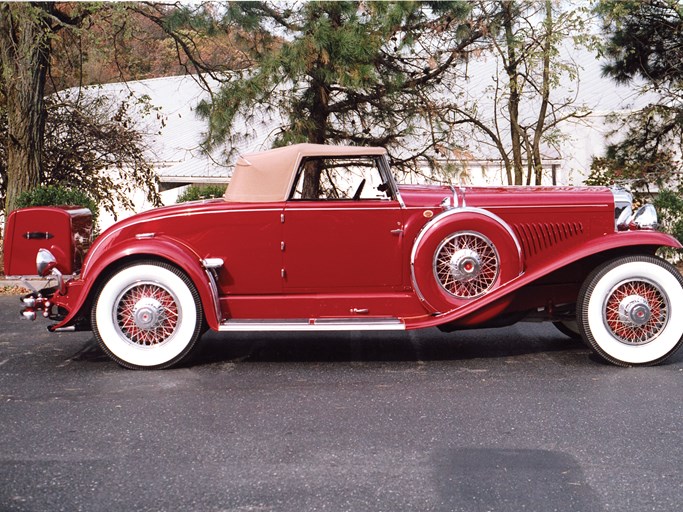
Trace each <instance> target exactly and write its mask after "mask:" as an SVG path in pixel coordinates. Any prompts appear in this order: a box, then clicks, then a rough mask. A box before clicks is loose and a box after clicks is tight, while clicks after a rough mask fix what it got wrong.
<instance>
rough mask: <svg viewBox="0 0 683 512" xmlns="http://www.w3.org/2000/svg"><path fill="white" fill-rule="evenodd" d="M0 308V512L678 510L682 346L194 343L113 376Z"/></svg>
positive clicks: (466, 336)
mask: <svg viewBox="0 0 683 512" xmlns="http://www.w3.org/2000/svg"><path fill="white" fill-rule="evenodd" d="M17 312H18V301H17V298H16V297H0V404H1V405H0V410H1V412H0V429H1V430H0V510H32V511H43V510H50V511H52V510H65V511H75V510H84V511H113V510H122V511H123V510H125V511H132V510H150V511H151V510H196V511H292V512H295V511H296V512H301V511H323V510H325V511H350V512H351V511H353V512H359V511H387V512H396V511H512V512H519V511H539V512H548V511H553V510H557V511H581V512H590V511H611V510H614V511H620V512H623V511H631V512H632V511H646V510H648V511H651V510H655V511H672V512H673V511H678V510H680V509H681V504H682V503H683V464H682V463H681V461H683V352H680V353H679V354H677V355H676V356H675V357H674V358H673V359H672V360H671V361H670V362H669V363H668V364H666V365H663V366H659V367H654V368H637V369H623V368H616V367H612V366H607V365H605V364H602V363H600V362H599V361H598V360H596V359H595V358H593V357H592V356H591V355H590V352H589V351H588V350H587V349H586V348H585V347H583V346H582V345H581V344H580V343H579V342H574V341H571V340H569V339H568V338H566V337H564V336H563V335H562V334H560V333H559V332H556V331H555V330H554V328H552V326H546V325H535V324H520V325H517V326H514V327H509V328H505V329H497V330H482V331H469V332H462V333H455V334H450V335H447V334H443V333H440V332H439V331H437V330H425V331H420V332H408V333H398V334H397V333H370V334H367V333H366V334H359V333H338V334H335V333H331V334H315V335H306V336H302V335H301V334H272V333H267V334H254V333H252V334H240V335H234V334H233V335H223V334H221V335H218V334H208V335H206V336H205V337H204V338H203V340H202V342H201V345H200V347H199V351H198V353H197V355H196V357H195V359H194V361H193V362H192V363H191V364H189V365H187V366H185V367H182V368H178V369H174V370H166V371H157V372H135V371H129V370H124V369H122V368H120V367H118V366H117V365H116V364H114V363H112V362H111V361H109V360H108V359H107V358H106V357H105V356H104V355H103V353H102V352H101V351H100V349H99V348H98V347H97V346H96V344H95V342H94V340H93V337H92V335H91V334H90V333H73V334H50V333H48V332H47V331H46V329H45V327H46V325H47V323H46V322H45V321H41V320H38V321H36V322H32V323H31V322H25V321H22V320H20V319H19V317H18V313H17Z"/></svg>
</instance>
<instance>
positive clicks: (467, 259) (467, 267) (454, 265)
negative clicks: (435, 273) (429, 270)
mask: <svg viewBox="0 0 683 512" xmlns="http://www.w3.org/2000/svg"><path fill="white" fill-rule="evenodd" d="M450 268H451V275H452V276H453V279H455V280H456V281H469V280H471V279H475V278H476V277H477V276H478V275H479V272H480V271H481V260H480V259H479V255H478V254H477V253H476V252H474V251H473V250H472V249H460V250H459V251H457V252H456V253H455V254H453V256H451V261H450Z"/></svg>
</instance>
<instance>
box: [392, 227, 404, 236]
mask: <svg viewBox="0 0 683 512" xmlns="http://www.w3.org/2000/svg"><path fill="white" fill-rule="evenodd" d="M391 234H392V235H396V236H401V235H402V234H403V230H402V229H400V228H399V229H392V230H391Z"/></svg>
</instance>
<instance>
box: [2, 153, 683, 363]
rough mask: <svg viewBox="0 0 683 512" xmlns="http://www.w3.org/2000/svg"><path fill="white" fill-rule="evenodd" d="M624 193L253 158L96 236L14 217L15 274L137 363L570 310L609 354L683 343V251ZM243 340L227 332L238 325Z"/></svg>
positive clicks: (358, 158)
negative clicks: (207, 190)
mask: <svg viewBox="0 0 683 512" xmlns="http://www.w3.org/2000/svg"><path fill="white" fill-rule="evenodd" d="M656 223H657V220H656V213H655V212H654V209H653V208H652V206H650V205H647V206H644V207H642V208H641V209H639V210H638V211H637V212H636V213H635V214H633V213H632V211H631V198H630V196H629V194H627V193H626V192H624V191H622V190H617V189H609V188H597V187H593V188H588V187H584V188H577V187H507V188H504V187H501V188H474V187H452V186H404V185H400V186H399V185H397V184H396V182H395V180H394V178H393V176H392V174H391V172H390V168H389V165H388V160H387V156H386V152H385V150H384V149H381V148H363V147H332V146H320V145H312V144H302V145H294V146H289V147H285V148H280V149H275V150H271V151H265V152H262V153H256V154H251V155H244V156H243V157H241V158H240V159H239V161H238V162H237V165H236V168H235V171H234V174H233V178H232V180H231V182H230V185H229V187H228V189H227V191H226V193H225V196H224V198H222V199H216V200H210V201H202V202H195V203H186V204H180V205H176V206H170V207H164V208H160V209H156V210H152V211H148V212H145V213H142V214H139V215H136V216H133V217H130V218H128V219H125V220H123V221H121V222H119V223H118V224H115V225H114V226H112V227H110V228H109V229H107V230H106V231H105V232H104V233H102V234H101V235H100V236H99V237H98V238H97V239H96V240H95V241H94V242H93V243H92V244H91V243H90V238H91V237H90V231H91V218H90V214H89V212H88V211H87V210H83V209H80V208H75V207H63V208H47V207H38V208H28V209H22V210H17V211H15V212H12V214H11V215H10V216H9V218H8V222H7V229H6V238H5V269H6V272H7V274H8V275H9V274H12V275H18V276H22V275H29V274H35V272H36V270H34V269H35V267H34V263H33V261H35V260H36V255H37V273H38V275H41V276H52V277H54V278H55V279H56V286H54V287H52V288H48V289H44V290H41V291H40V292H35V293H32V294H30V295H28V296H26V297H24V298H23V299H22V300H23V303H24V310H23V315H24V316H25V317H26V318H31V319H32V318H35V316H36V312H42V314H43V315H44V316H46V317H49V318H50V319H52V320H54V321H55V322H56V323H55V324H53V325H51V326H50V327H49V329H50V330H51V331H64V330H81V329H91V330H92V331H93V332H94V333H95V336H96V338H97V340H98V341H99V343H100V345H101V346H102V348H103V349H104V351H105V352H106V353H107V354H109V355H110V356H111V357H112V358H113V359H114V360H115V361H117V362H118V363H120V364H121V365H123V366H126V367H128V368H165V367H169V366H171V365H174V364H176V363H178V362H179V361H181V360H182V359H183V358H184V357H185V356H187V355H188V353H189V352H190V351H191V349H192V348H193V346H194V345H195V344H196V342H197V340H198V339H199V338H200V336H201V335H202V333H203V332H204V331H205V329H207V328H209V329H213V330H215V331H315V330H325V331H335V330H336V331H342V330H353V331H375V330H402V329H417V328H422V327H433V326H437V327H439V328H440V329H442V330H445V331H454V330H458V329H467V328H473V327H490V326H503V325H509V324H512V323H514V322H517V321H521V320H536V321H538V320H546V321H551V322H555V324H556V325H557V326H558V327H560V328H561V329H562V330H563V331H564V332H567V333H569V334H575V335H577V336H578V335H580V336H581V337H582V338H583V339H584V340H585V342H586V343H588V344H589V345H590V346H591V347H593V349H594V350H595V351H596V352H597V353H598V354H599V355H600V356H602V357H603V358H604V359H606V360H607V361H610V362H612V363H615V364H618V365H624V366H632V365H649V364H656V363H659V362H661V361H663V360H664V359H666V358H667V357H668V356H670V355H671V354H673V353H674V352H675V351H676V350H677V349H678V348H679V347H680V345H681V343H683V278H681V275H680V274H679V273H678V272H677V270H676V269H675V267H673V266H672V265H670V264H669V263H667V262H666V261H664V260H662V259H660V258H658V257H656V256H655V252H656V251H657V250H658V249H659V248H661V247H672V248H681V244H680V243H679V242H678V241H677V240H675V239H674V238H672V237H670V236H668V235H666V234H663V233H660V232H658V231H656V229H655V228H656ZM228 341H229V338H228Z"/></svg>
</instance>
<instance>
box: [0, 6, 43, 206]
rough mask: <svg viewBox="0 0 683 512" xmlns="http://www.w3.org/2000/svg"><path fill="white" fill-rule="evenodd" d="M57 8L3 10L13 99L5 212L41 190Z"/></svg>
mask: <svg viewBox="0 0 683 512" xmlns="http://www.w3.org/2000/svg"><path fill="white" fill-rule="evenodd" d="M53 9H54V6H53V4H46V3H41V4H38V3H36V4H25V3H16V4H13V3H9V4H7V3H3V4H1V5H0V62H2V74H3V77H2V78H3V82H4V89H5V95H6V99H7V134H8V136H7V193H6V199H5V212H6V213H9V212H10V211H12V210H13V209H14V208H16V204H17V203H16V202H17V198H18V196H19V195H20V194H22V193H23V192H27V191H29V190H31V189H32V188H34V187H36V186H38V185H39V184H40V177H41V169H42V168H41V161H42V148H43V128H44V123H45V105H44V99H43V96H44V92H45V81H46V77H47V72H48V68H49V65H50V39H49V31H50V28H49V25H48V20H47V19H46V14H48V13H49V12H51V10H53Z"/></svg>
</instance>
